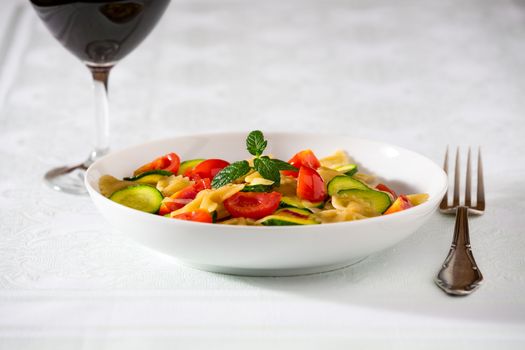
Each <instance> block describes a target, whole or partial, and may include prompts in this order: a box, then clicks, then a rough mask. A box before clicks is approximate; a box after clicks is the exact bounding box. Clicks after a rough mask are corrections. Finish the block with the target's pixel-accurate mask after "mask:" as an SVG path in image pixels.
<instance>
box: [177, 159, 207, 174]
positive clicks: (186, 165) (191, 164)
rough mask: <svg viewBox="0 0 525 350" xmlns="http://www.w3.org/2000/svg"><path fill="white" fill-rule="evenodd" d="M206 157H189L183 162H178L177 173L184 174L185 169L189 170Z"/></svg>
mask: <svg viewBox="0 0 525 350" xmlns="http://www.w3.org/2000/svg"><path fill="white" fill-rule="evenodd" d="M205 160H206V159H190V160H185V161H184V162H182V163H180V166H179V171H177V175H184V173H186V171H188V170H191V169H193V168H195V167H196V166H197V165H199V164H200V163H202V162H204V161H205Z"/></svg>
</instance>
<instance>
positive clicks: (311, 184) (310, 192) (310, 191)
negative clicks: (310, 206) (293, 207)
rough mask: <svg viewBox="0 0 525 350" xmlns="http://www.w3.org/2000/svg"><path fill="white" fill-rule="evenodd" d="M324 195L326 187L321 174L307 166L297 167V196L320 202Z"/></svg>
mask: <svg viewBox="0 0 525 350" xmlns="http://www.w3.org/2000/svg"><path fill="white" fill-rule="evenodd" d="M325 196H326V187H325V184H324V181H323V178H322V177H321V175H319V174H318V173H317V171H315V169H312V168H310V167H307V166H302V167H301V168H300V169H299V176H298V177H297V197H299V198H301V199H306V200H308V201H310V202H320V201H322V200H324V198H325Z"/></svg>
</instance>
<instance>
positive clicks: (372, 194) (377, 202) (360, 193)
mask: <svg viewBox="0 0 525 350" xmlns="http://www.w3.org/2000/svg"><path fill="white" fill-rule="evenodd" d="M337 196H338V197H350V198H356V199H359V200H362V201H364V202H367V203H369V204H370V205H371V206H372V209H374V210H375V211H376V212H378V213H380V214H383V213H384V212H385V210H387V209H388V207H390V205H391V204H392V200H391V199H390V196H389V195H388V194H386V193H385V192H381V191H374V190H370V189H367V190H359V189H351V190H342V191H339V192H338V193H337Z"/></svg>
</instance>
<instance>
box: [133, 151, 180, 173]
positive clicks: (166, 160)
mask: <svg viewBox="0 0 525 350" xmlns="http://www.w3.org/2000/svg"><path fill="white" fill-rule="evenodd" d="M179 166H180V158H179V156H178V155H177V154H176V153H173V152H172V153H168V154H166V155H165V156H162V157H158V158H156V159H155V160H154V161H152V162H150V163H148V164H144V165H143V166H141V167H140V168H138V169H137V170H135V171H134V172H133V175H135V176H136V175H138V174H142V173H144V172H146V171H151V170H166V171H171V172H172V173H176V172H177V171H178V170H179Z"/></svg>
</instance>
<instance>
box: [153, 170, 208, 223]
mask: <svg viewBox="0 0 525 350" xmlns="http://www.w3.org/2000/svg"><path fill="white" fill-rule="evenodd" d="M209 188H211V181H210V179H199V180H195V183H194V184H192V185H189V186H186V187H184V188H183V189H182V190H180V191H178V192H175V193H174V194H172V195H171V196H170V197H166V198H164V199H163V200H162V204H161V205H160V208H159V215H166V214H168V213H171V212H172V211H174V210H177V209H180V208H182V207H183V206H185V205H186V204H188V203H189V202H191V201H192V200H194V199H195V197H197V193H199V192H200V191H202V190H204V189H209Z"/></svg>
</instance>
